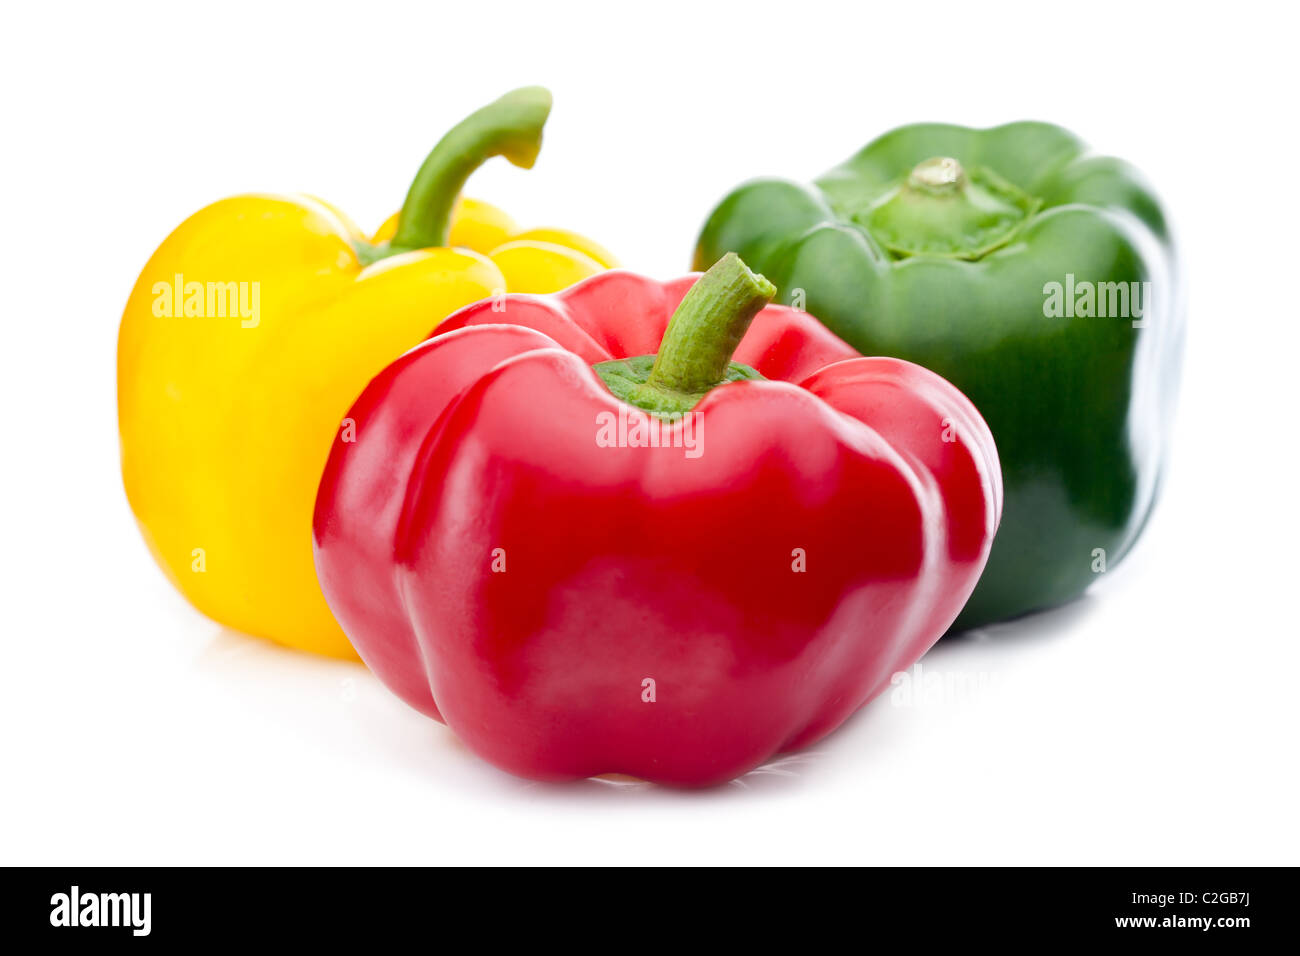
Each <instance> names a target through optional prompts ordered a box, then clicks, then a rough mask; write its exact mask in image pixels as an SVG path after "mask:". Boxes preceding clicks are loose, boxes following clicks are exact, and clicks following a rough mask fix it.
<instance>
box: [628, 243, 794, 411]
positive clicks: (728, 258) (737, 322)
mask: <svg viewBox="0 0 1300 956" xmlns="http://www.w3.org/2000/svg"><path fill="white" fill-rule="evenodd" d="M774 295H776V286H774V285H772V283H770V282H768V281H767V279H765V278H763V277H762V276H761V275H758V274H756V273H754V272H751V271H750V270H749V267H748V266H746V265H745V263H744V262H742V261H741V259H740V256H738V255H736V254H735V253H734V252H728V253H727V254H726V255H725V256H723V257H722V258H721V259H719V260H718V261H717V262H716V263H714V265H713V267H712V268H710V269H709V271H708V272H706V273H704V275H702V276H700V279H699V281H698V282H696V283H695V285H693V286H691V289H690V291H689V292H687V293H686V296H685V298H683V299H682V301H681V304H680V305H679V306H677V311H676V312H674V313H673V317H672V319H671V320H670V321H669V323H668V329H667V331H665V332H664V337H663V341H662V342H660V343H659V354H658V355H657V356H656V357H655V363H654V368H653V369H652V370H651V372H650V377H649V379H648V380H647V382H646V384H647V385H648V386H650V387H651V388H656V389H663V390H665V391H672V392H680V393H683V394H686V395H700V394H702V393H704V392H707V391H708V390H709V389H711V388H712V387H713V386H715V385H717V384H718V383H719V382H721V381H722V379H723V376H724V375H725V374H726V372H727V368H728V366H729V365H730V364H731V356H732V355H733V354H734V353H735V351H736V347H737V346H738V345H740V340H741V339H742V338H744V337H745V332H746V331H747V330H748V329H749V324H750V323H751V322H752V321H754V316H756V315H758V313H759V312H761V311H762V310H763V308H764V306H766V305H767V304H768V303H769V302H771V301H772V297H773V296H774Z"/></svg>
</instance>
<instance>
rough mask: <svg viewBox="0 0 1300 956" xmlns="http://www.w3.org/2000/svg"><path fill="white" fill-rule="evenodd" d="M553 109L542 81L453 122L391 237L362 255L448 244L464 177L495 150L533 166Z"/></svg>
mask: <svg viewBox="0 0 1300 956" xmlns="http://www.w3.org/2000/svg"><path fill="white" fill-rule="evenodd" d="M550 112H551V94H550V92H549V91H547V90H546V89H543V88H542V87H540V86H525V87H523V88H521V89H518V90H512V91H511V92H509V93H507V94H506V95H505V96H503V97H501V98H500V99H498V100H495V101H493V102H491V103H489V104H488V105H487V106H484V107H483V108H482V109H480V110H477V111H476V112H474V113H472V114H470V115H469V116H467V117H466V118H465V119H463V120H461V121H460V122H459V123H457V124H456V125H455V126H453V127H452V128H451V130H449V131H448V132H447V135H445V136H444V137H443V138H442V139H440V140H439V141H438V145H437V146H435V147H434V148H433V151H432V152H431V153H429V156H428V158H427V159H425V161H424V164H423V165H422V166H421V167H420V171H419V172H418V173H416V175H415V181H414V182H412V183H411V189H410V191H409V192H408V193H407V194H406V201H405V202H404V203H403V204H402V211H401V214H400V216H399V218H398V223H397V232H396V233H395V234H394V236H393V238H392V241H390V242H389V243H388V244H387V245H386V246H385V245H380V246H367V247H365V248H358V250H357V252H358V255H360V257H361V259H362V261H364V262H374V261H376V260H378V259H382V258H384V257H385V256H390V255H393V254H395V253H398V252H407V251H409V250H411V249H429V248H434V247H441V246H445V245H446V244H447V237H448V234H449V233H450V231H451V213H452V209H453V207H454V206H455V204H456V198H457V197H458V196H459V195H460V191H461V190H462V189H463V188H464V186H465V182H466V180H468V179H469V177H470V175H471V174H472V173H473V172H474V170H476V169H478V168H479V167H480V166H482V165H483V164H484V163H485V162H487V161H488V160H489V159H491V158H492V157H493V156H504V157H505V158H506V159H508V160H509V161H510V162H511V163H513V164H514V165H515V166H518V167H520V168H521V169H531V168H532V165H533V163H534V162H536V160H537V153H538V151H539V150H540V149H541V148H542V127H543V126H545V125H546V119H547V117H548V116H549V115H550Z"/></svg>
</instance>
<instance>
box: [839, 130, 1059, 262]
mask: <svg viewBox="0 0 1300 956" xmlns="http://www.w3.org/2000/svg"><path fill="white" fill-rule="evenodd" d="M1041 206H1042V201H1041V200H1039V199H1036V198H1034V197H1033V196H1030V195H1028V194H1026V193H1024V192H1022V191H1021V190H1020V189H1018V188H1017V187H1015V186H1014V185H1012V184H1011V183H1009V182H1007V181H1006V180H1005V179H1003V178H1002V177H1001V176H998V175H997V174H996V173H994V172H993V171H992V170H989V169H984V168H982V167H976V168H974V169H970V170H967V169H964V168H963V167H962V165H961V163H959V162H958V161H957V160H955V159H952V158H951V157H948V156H936V157H933V158H931V159H927V160H925V161H924V162H921V163H918V164H917V165H916V167H915V168H914V169H913V170H912V172H911V173H910V174H909V175H908V177H907V178H906V179H905V180H904V181H903V182H902V183H900V184H899V185H898V186H897V187H895V188H894V189H893V190H891V191H890V192H889V193H888V194H886V196H885V197H884V198H883V199H882V200H881V201H880V202H878V203H877V204H876V205H875V206H873V207H872V208H871V209H869V210H868V211H867V212H866V213H865V214H862V215H859V216H857V217H855V219H856V220H857V221H858V222H859V223H860V224H861V225H863V226H865V227H866V228H867V231H869V232H870V233H871V235H872V236H873V237H874V238H875V239H876V241H877V242H879V243H880V244H881V245H882V246H884V247H885V248H886V249H888V250H889V252H890V253H891V254H892V255H894V256H895V257H898V258H905V257H908V256H919V255H929V256H943V257H945V258H949V259H969V260H975V259H980V258H983V257H984V256H986V255H988V254H989V253H990V252H992V251H994V250H995V249H999V248H1001V247H1002V246H1005V245H1006V244H1007V243H1008V242H1010V241H1011V240H1012V238H1014V236H1015V234H1016V233H1017V232H1018V231H1019V230H1020V228H1021V227H1022V226H1023V225H1024V224H1025V223H1026V222H1027V221H1028V220H1029V218H1030V217H1031V216H1033V214H1034V213H1035V212H1037V211H1038V209H1039V207H1041Z"/></svg>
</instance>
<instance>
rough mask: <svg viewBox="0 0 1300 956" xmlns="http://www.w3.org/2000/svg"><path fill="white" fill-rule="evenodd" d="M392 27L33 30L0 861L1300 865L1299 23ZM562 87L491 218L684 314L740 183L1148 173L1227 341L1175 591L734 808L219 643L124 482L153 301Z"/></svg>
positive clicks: (361, 13)
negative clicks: (449, 135) (949, 140)
mask: <svg viewBox="0 0 1300 956" xmlns="http://www.w3.org/2000/svg"><path fill="white" fill-rule="evenodd" d="M383 7H384V5H383V4H377V3H355V2H353V3H348V4H340V5H329V4H321V3H312V4H306V5H303V6H302V7H301V8H296V9H295V8H286V9H281V8H279V7H277V6H276V5H274V4H268V3H257V4H252V5H247V6H244V5H240V4H236V3H221V4H217V5H214V6H213V7H211V8H210V9H208V10H200V9H197V8H195V9H191V8H190V7H189V6H188V5H181V4H170V3H169V4H162V5H159V6H158V7H156V8H130V9H127V8H119V6H118V5H116V4H94V5H87V6H86V7H84V8H80V9H78V8H75V7H72V8H65V9H54V8H53V7H51V6H49V5H43V4H23V5H22V6H21V7H18V8H15V9H12V10H9V11H7V13H6V24H5V28H4V39H3V41H0V42H3V46H4V51H3V55H2V56H0V71H2V73H3V76H2V77H0V79H2V80H3V89H4V91H5V92H4V106H3V109H4V122H3V129H4V131H5V135H4V141H5V145H4V148H3V151H0V171H2V172H3V176H2V177H0V188H2V189H3V206H0V210H2V211H3V222H2V226H3V229H2V232H0V242H2V243H3V256H2V258H0V261H3V262H4V270H5V271H4V275H5V279H6V281H5V283H4V290H3V301H4V309H3V314H4V320H5V321H4V329H3V337H2V338H0V341H2V342H3V356H4V364H3V369H2V372H0V388H3V401H4V405H3V409H2V414H3V428H4V439H5V440H4V442H3V444H2V445H0V447H2V448H3V456H4V457H3V468H0V483H2V486H3V489H2V490H3V503H4V519H3V526H4V530H3V539H2V540H3V552H2V554H3V562H4V566H3V574H2V576H0V581H2V582H3V589H4V595H3V615H4V617H3V621H2V623H0V629H2V632H3V639H4V663H5V671H4V679H3V684H2V685H0V747H2V749H0V773H2V774H3V785H2V787H0V862H3V863H43V864H128V863H261V862H276V863H359V862H406V863H448V862H471V863H472V862H482V863H489V862H490V863H496V862H550V863H567V862H610V863H639V862H654V863H695V862H712V863H771V862H796V861H797V862H844V863H903V864H920V863H1097V864H1100V863H1116V864H1125V863H1150V864H1190V863H1207V864H1219V863H1243V864H1249V863H1290V864H1296V863H1300V852H1298V850H1300V839H1298V838H1297V825H1296V814H1295V810H1296V804H1297V779H1298V776H1300V774H1298V772H1297V746H1296V736H1297V727H1298V721H1297V713H1298V711H1297V703H1296V686H1297V678H1298V677H1300V643H1298V638H1300V633H1298V632H1300V628H1298V627H1297V624H1296V613H1297V608H1296V605H1297V601H1296V592H1297V587H1298V586H1300V582H1298V580H1297V571H1298V570H1300V568H1298V567H1297V558H1296V554H1297V550H1298V549H1300V541H1298V540H1297V538H1298V535H1300V527H1298V524H1300V522H1297V505H1296V497H1295V494H1296V485H1297V480H1296V465H1297V452H1296V447H1297V442H1298V441H1300V436H1298V435H1297V429H1298V426H1297V423H1296V418H1297V408H1296V401H1295V395H1296V389H1297V386H1298V385H1300V376H1298V375H1297V374H1296V355H1297V353H1296V347H1297V344H1300V343H1298V335H1297V320H1298V319H1300V315H1297V312H1298V310H1297V306H1296V298H1297V297H1296V292H1295V287H1294V285H1293V283H1294V282H1295V281H1296V279H1297V278H1298V277H1300V270H1298V269H1297V267H1296V262H1297V253H1298V252H1300V239H1298V237H1300V208H1298V206H1300V204H1298V202H1297V192H1298V191H1300V178H1298V177H1297V160H1296V157H1297V155H1300V153H1298V151H1297V136H1296V128H1297V123H1296V106H1295V102H1294V96H1295V93H1296V91H1297V88H1300V84H1298V83H1297V75H1296V69H1295V52H1294V49H1293V41H1294V37H1295V23H1294V20H1293V18H1294V11H1293V10H1292V9H1290V8H1289V7H1287V6H1283V5H1281V4H1279V5H1277V6H1276V8H1259V7H1252V6H1251V5H1250V4H1246V3H1233V4H1231V5H1228V6H1225V7H1222V8H1216V9H1215V12H1213V13H1212V14H1211V13H1209V12H1208V11H1209V10H1210V8H1209V7H1206V6H1205V5H1203V4H1170V5H1168V6H1167V7H1164V8H1156V7H1150V8H1148V7H1145V6H1143V5H1141V4H1134V3H1123V4H1115V5H1108V4H1104V3H1103V4H1097V3H1091V4H1086V5H1083V6H1079V5H1075V6H1074V7H1073V8H1072V10H1073V15H1070V14H1065V13H1056V12H1053V8H1052V7H1051V6H1050V5H1048V4H1042V3H1024V4H1019V5H1009V6H1006V7H996V6H995V5H993V4H990V3H979V4H963V5H961V6H960V7H956V6H954V7H951V8H945V7H944V6H943V5H941V4H938V3H930V2H927V3H914V2H906V3H903V2H900V3H894V4H889V5H876V4H864V3H842V4H836V5H823V4H819V3H814V2H808V0H802V2H799V3H790V2H788V0H787V2H782V3H778V4H771V5H765V4H760V3H752V2H751V3H744V4H737V5H727V6H726V7H725V8H724V7H722V6H720V5H716V4H706V3H698V2H697V3H692V4H686V5H682V6H680V7H677V6H674V5H672V4H664V3H655V4H648V3H647V4H639V5H636V6H635V7H633V6H631V5H622V4H612V3H605V4H591V5H588V6H568V5H565V4H562V3H556V2H554V0H539V2H530V3H526V4H519V5H513V4H511V5H507V4H503V3H493V2H476V3H463V4H445V5H444V4H428V3H425V4H418V5H415V6H413V7H411V8H408V9H387V8H383ZM381 8H383V9H381ZM1284 19H1285V20H1286V21H1289V22H1283V20H1284ZM531 83H542V84H545V85H548V86H549V87H550V88H551V89H552V90H553V92H554V93H555V98H556V106H555V110H554V113H553V115H552V120H551V123H550V125H549V126H548V128H547V133H546V145H545V147H544V148H543V150H542V155H541V158H540V160H539V162H538V164H537V166H536V168H535V169H534V170H532V171H530V172H523V171H520V170H517V169H514V168H513V167H510V166H508V165H507V164H505V163H504V162H503V161H499V160H498V161H496V162H495V163H493V164H492V165H491V166H490V167H488V168H485V169H484V170H483V171H482V172H481V173H480V174H479V175H478V176H476V177H475V178H474V180H473V182H472V185H471V188H470V190H469V192H470V194H471V195H477V196H481V197H483V198H486V199H490V200H492V201H494V202H496V203H498V204H500V205H502V206H504V207H505V208H506V209H508V210H510V211H511V212H512V213H513V214H514V215H515V216H516V218H517V219H518V220H519V221H520V223H521V224H523V225H526V226H528V225H546V224H555V225H562V226H567V227H571V228H574V229H578V230H580V231H583V232H586V233H588V234H590V235H592V236H594V237H597V238H599V240H600V241H602V242H603V243H605V244H607V245H608V246H609V247H611V248H612V249H613V250H615V251H616V252H617V253H618V254H619V255H620V257H621V258H622V259H623V261H624V262H625V263H626V264H627V265H629V266H631V267H633V268H636V269H637V270H639V271H642V272H646V273H649V274H652V275H656V276H660V277H663V278H667V277H670V276H673V275H676V274H680V273H682V272H684V271H685V270H686V269H687V267H688V265H689V261H690V253H691V248H692V245H693V242H694V237H695V233H696V230H697V229H698V227H699V225H700V223H701V222H702V220H703V218H704V216H705V215H706V214H707V212H708V211H709V209H710V208H711V206H712V204H713V203H714V202H715V201H717V200H718V199H719V198H720V197H721V196H722V195H723V194H724V193H725V192H726V191H728V190H729V189H730V188H731V187H732V186H733V185H735V184H736V183H738V182H739V181H741V180H742V179H745V178H748V177H750V176H754V175H760V174H776V175H787V176H793V177H800V178H811V177H812V176H814V175H816V174H819V173H821V172H822V171H824V170H825V169H826V168H828V167H830V166H831V165H834V164H835V163H838V162H839V161H841V160H842V159H844V158H845V157H847V156H848V155H849V154H850V153H852V152H853V151H855V150H856V149H857V148H858V147H860V146H861V145H862V144H864V143H865V142H866V141H867V140H869V139H871V138H872V137H874V136H875V135H877V134H879V133H881V132H883V131H885V130H887V129H889V128H891V127H893V126H895V125H898V124H901V123H905V122H911V121H918V120H932V119H933V120H949V121H955V122H964V123H968V124H973V125H989V124H994V123H999V122H1004V121H1009V120H1015V119H1022V118H1036V119H1045V120H1051V121H1055V122H1058V123H1061V124H1063V125H1065V126H1068V127H1070V128H1072V129H1074V130H1075V131H1076V132H1078V133H1080V134H1081V135H1082V136H1084V137H1085V138H1086V139H1088V140H1089V141H1090V142H1091V143H1092V144H1093V145H1094V146H1095V147H1097V148H1098V149H1099V150H1101V151H1104V152H1108V153H1113V154H1118V155H1121V156H1124V157H1126V158H1128V159H1130V160H1132V161H1133V162H1135V163H1137V164H1138V165H1139V166H1140V167H1141V168H1142V169H1144V170H1145V171H1146V173H1147V174H1148V176H1149V177H1150V178H1151V179H1152V180H1153V181H1154V182H1155V183H1156V184H1157V186H1158V187H1159V188H1160V191H1161V192H1162V194H1163V197H1164V199H1165V201H1166V203H1167V206H1168V209H1169V210H1170V212H1171V213H1172V214H1173V217H1174V219H1175V222H1176V225H1177V226H1178V227H1179V235H1180V237H1181V240H1182V245H1183V254H1184V257H1185V264H1186V267H1187V271H1186V274H1187V280H1188V282H1189V284H1190V303H1191V315H1190V335H1189V349H1188V353H1187V361H1186V369H1185V376H1184V393H1183V400H1182V404H1181V409H1180V418H1179V420H1178V424H1177V430H1176V433H1175V441H1174V457H1173V462H1172V467H1171V470H1170V473H1169V479H1168V483H1167V486H1166V493H1165V496H1164V499H1163V501H1162V503H1161V505H1160V507H1159V509H1158V511H1157V513H1156V516H1155V518H1154V520H1153V522H1152V523H1151V525H1150V527H1149V528H1148V530H1147V533H1146V536H1145V538H1144V539H1143V541H1142V543H1141V545H1140V546H1139V547H1138V549H1137V550H1136V552H1135V553H1134V554H1133V555H1132V557H1131V558H1130V559H1129V560H1128V561H1127V562H1126V563H1125V564H1124V565H1123V566H1121V567H1119V568H1118V569H1115V570H1113V571H1112V572H1110V573H1108V574H1107V575H1106V576H1105V578H1104V580H1102V581H1101V583H1100V584H1099V585H1098V586H1097V587H1096V588H1094V590H1093V591H1092V592H1091V593H1090V594H1089V595H1088V597H1086V598H1085V599H1083V600H1081V601H1079V602H1077V603H1075V604H1074V605H1072V606H1069V607H1066V608H1063V609H1061V610H1058V611H1055V612H1051V613H1047V614H1043V615H1039V616H1036V617H1034V618H1031V619H1028V620H1024V621H1021V622H1017V623H1014V624H1011V625H1005V626H1001V627H997V628H990V629H988V630H987V631H986V632H984V633H983V634H981V635H978V636H976V637H974V638H970V639H966V640H961V641H954V642H946V643H944V644H942V645H941V646H939V647H938V648H936V649H935V650H934V651H932V652H931V653H930V654H929V655H928V656H927V657H926V658H925V659H924V661H923V664H922V668H923V673H926V674H935V675H938V677H940V678H946V679H952V680H965V681H966V682H967V684H968V685H975V686H976V688H977V689H976V690H975V691H974V692H970V693H955V694H948V695H938V696H937V697H936V698H935V699H923V700H920V701H914V702H913V704H912V705H911V706H902V705H901V704H900V703H898V702H893V701H891V700H890V699H889V698H888V697H884V698H881V699H879V700H877V701H876V702H875V703H874V704H872V705H871V706H870V707H868V708H867V709H866V710H865V711H864V712H863V713H861V714H860V715H859V716H858V717H857V718H855V719H854V720H852V721H851V722H850V723H849V724H848V725H846V726H845V727H844V728H842V729H841V730H840V731H839V732H838V733H836V734H834V735H833V736H832V737H830V738H829V739H828V740H826V741H825V742H824V743H823V744H822V745H820V746H818V747H817V748H816V749H815V752H812V753H807V754H801V755H798V756H797V757H792V758H789V759H787V760H784V761H782V762H781V763H779V764H778V765H777V766H776V767H774V768H769V769H768V770H766V771H763V772H759V773H755V774H753V775H751V776H749V777H747V778H745V779H744V780H742V781H739V782H738V783H736V784H734V785H731V786H727V787H723V788H720V789H716V790H712V791H709V792H704V793H679V792H671V791H664V790H660V789H656V788H652V787H648V786H644V785H642V786H628V785H623V786H614V785H611V784H608V783H600V782H594V781H588V782H585V783H581V784H574V785H570V786H560V787H556V786H543V785H535V784H530V783H528V782H525V781H521V780H517V779H514V778H512V777H509V776H507V775H505V774H503V773H500V772H498V771H496V770H495V769H493V768H492V767H490V766H488V765H487V764H485V763H483V762H482V761H480V760H479V759H478V758H476V757H475V756H474V755H472V754H471V753H469V752H468V751H467V750H466V749H465V748H464V747H462V746H461V745H460V744H459V743H458V742H457V741H456V739H455V737H454V736H453V735H452V733H451V732H449V731H448V730H447V729H446V728H444V727H442V726H440V725H437V724H434V723H432V722H430V721H428V720H426V719H425V718H423V717H421V716H419V715H418V714H416V713H414V712H413V711H410V710H408V709H406V708H405V707H404V706H403V705H402V704H400V703H399V702H398V701H397V700H396V699H395V698H392V697H390V696H389V695H388V694H387V692H386V691H385V690H384V689H383V688H382V687H381V686H379V685H378V683H377V682H376V681H375V680H373V679H372V678H371V677H370V676H369V675H368V674H367V672H366V671H365V670H363V669H362V668H361V667H360V666H359V665H358V666H351V665H348V664H343V663H335V662H330V661H325V660H319V659H314V658H311V657H308V656H305V655H302V654H296V653H292V652H289V651H284V650H280V649H277V648H276V647H273V646H271V645H269V644H264V643H259V642H257V641H253V640H250V639H247V638H244V637H242V636H240V635H237V634H234V633H229V632H225V631H223V630H222V629H221V628H220V627H218V626H216V625H214V624H212V623H211V622H209V621H207V620H205V619H204V618H202V617H200V616H199V615H197V614H196V613H195V612H193V611H192V610H191V609H190V608H189V606H188V605H186V604H185V603H184V602H183V601H182V599H181V598H180V597H179V596H178V595H177V594H175V593H174V592H173V591H172V589H171V588H170V587H169V586H168V584H167V583H166V582H165V580H164V578H163V576H162V574H161V573H160V572H159V571H158V570H157V568H156V567H155V566H154V564H153V562H152V560H151V558H150V557H149V555H148V553H147V552H146V549H145V547H144V544H143V543H142V541H141V540H140V537H139V535H138V533H137V531H136V528H135V526H134V523H133V520H132V518H131V515H130V513H129V510H128V508H127V505H126V501H125V498H124V496H123V493H122V490H121V482H120V478H119V474H118V470H117V436H116V423H115V407H114V388H115V384H114V348H115V339H116V333H117V324H118V320H119V318H120V315H121V309H122V306H123V304H124V303H125V301H126V297H127V294H128V292H129V290H130V288H131V285H132V283H133V281H134V279H135V276H136V274H137V272H138V271H139V269H140V268H141V266H143V264H144V262H145V260H146V258H147V257H148V256H149V254H150V253H151V252H152V250H153V249H154V247H155V246H156V245H157V244H158V243H159V242H160V241H161V240H162V239H163V238H164V237H165V236H166V235H167V233H168V232H169V231H170V230H171V229H172V228H173V227H174V226H175V225H176V224H177V223H179V222H180V220H181V219H183V218H184V217H186V216H187V215H189V214H190V213H191V212H193V211H194V210H196V209H197V208H199V207H200V206H202V205H204V204H206V203H207V202H210V201H212V200H215V199H217V198H220V197H222V196H224V195H228V194H233V193H238V192H244V191H254V190H255V191H303V192H309V193H314V194H317V195H321V196H325V197H328V198H329V199H331V200H332V201H334V202H336V203H337V204H338V205H340V206H341V207H342V208H343V209H345V210H348V211H349V212H350V213H351V214H352V215H353V216H354V217H355V218H356V219H357V220H358V221H359V222H361V223H362V224H363V225H368V226H373V225H375V224H377V223H378V222H379V221H380V220H381V219H382V218H383V217H384V216H386V215H387V214H388V213H389V212H391V211H392V210H393V209H395V208H396V206H397V205H398V204H399V203H400V201H401V199H402V197H403V194H404V192H405V188H406V186H407V184H408V181H409V179H410V177H411V175H412V174H413V173H414V171H415V168H416V166H417V165H418V164H419V162H420V160H421V159H422V158H423V156H424V154H425V152H426V151H427V150H428V148H429V147H430V146H431V145H432V143H433V141H434V140H435V139H436V138H437V137H438V136H439V135H440V134H441V133H442V132H443V131H444V130H446V129H447V128H448V127H449V126H450V125H451V124H452V123H453V122H455V121H456V120H458V119H459V118H461V116H463V115H464V114H465V113H467V112H468V111H470V110H471V109H473V108H475V107H477V106H479V105H481V104H482V103H484V102H487V101H488V100H490V99H492V98H494V97H496V96H497V95H499V94H500V93H502V92H504V91H506V90H508V89H511V88H513V87H515V86H520V85H525V84H531Z"/></svg>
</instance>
